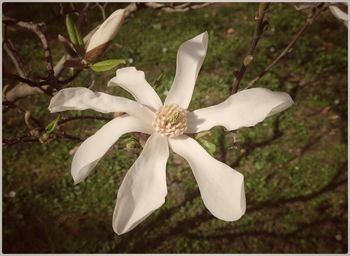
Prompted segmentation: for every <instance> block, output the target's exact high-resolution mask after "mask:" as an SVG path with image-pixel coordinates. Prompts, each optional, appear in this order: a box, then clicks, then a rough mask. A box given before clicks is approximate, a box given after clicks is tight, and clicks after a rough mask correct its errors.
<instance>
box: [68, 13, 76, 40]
mask: <svg viewBox="0 0 350 256" xmlns="http://www.w3.org/2000/svg"><path fill="white" fill-rule="evenodd" d="M66 27H67V32H68V35H69V40H70V41H71V42H72V44H74V45H78V38H77V34H76V30H75V24H74V21H73V20H72V18H71V16H70V15H69V14H67V15H66Z"/></svg>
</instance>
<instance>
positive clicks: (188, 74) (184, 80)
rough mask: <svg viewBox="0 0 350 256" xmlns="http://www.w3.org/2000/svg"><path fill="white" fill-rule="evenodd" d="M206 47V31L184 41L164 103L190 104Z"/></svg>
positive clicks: (184, 105)
mask: <svg viewBox="0 0 350 256" xmlns="http://www.w3.org/2000/svg"><path fill="white" fill-rule="evenodd" d="M207 47H208V33H207V32H204V33H202V34H200V35H198V36H196V37H194V38H192V39H190V40H188V41H186V42H184V43H183V44H182V45H181V46H180V48H179V50H178V52H177V60H176V75H175V79H174V82H173V84H172V86H171V88H170V91H169V93H168V96H167V98H166V99H165V102H164V105H170V104H178V105H179V106H180V107H182V108H183V109H187V108H188V105H189V104H190V101H191V98H192V93H193V89H194V85H195V84H196V80H197V76H198V73H199V70H200V68H201V66H202V64H203V61H204V58H205V55H206V53H207Z"/></svg>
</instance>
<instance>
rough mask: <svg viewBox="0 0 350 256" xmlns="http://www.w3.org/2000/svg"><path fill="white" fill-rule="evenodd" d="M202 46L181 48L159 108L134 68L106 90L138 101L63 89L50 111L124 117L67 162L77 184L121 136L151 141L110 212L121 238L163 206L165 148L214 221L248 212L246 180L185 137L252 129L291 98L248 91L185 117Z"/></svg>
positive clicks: (199, 41)
mask: <svg viewBox="0 0 350 256" xmlns="http://www.w3.org/2000/svg"><path fill="white" fill-rule="evenodd" d="M207 44H208V34H207V32H205V33H203V34H200V35H198V36H196V37H194V38H192V39H190V40H188V41H186V42H185V43H183V44H182V45H181V46H180V48H179V50H178V53H177V64H176V75H175V79H174V82H173V84H172V86H171V89H170V91H169V93H168V95H167V97H166V99H165V102H164V105H163V104H162V102H161V100H160V98H159V97H158V95H157V94H156V92H155V91H154V90H153V88H152V87H151V86H150V85H149V84H148V82H147V81H146V80H145V75H144V73H143V72H142V71H138V70H136V68H134V67H128V68H122V69H119V70H117V74H116V77H114V78H113V79H111V80H110V81H109V83H108V86H120V87H122V88H124V89H125V90H127V91H128V92H129V93H131V94H132V95H133V96H134V98H135V99H136V101H133V100H130V99H126V98H122V97H117V96H111V95H108V94H105V93H102V92H92V91H91V90H89V89H87V88H68V89H63V90H61V91H59V92H58V93H57V94H56V95H55V96H54V97H53V98H52V100H51V103H50V106H49V109H50V111H51V112H59V111H64V110H84V109H88V108H90V109H94V110H96V111H99V112H103V113H108V112H125V113H127V114H126V115H124V116H120V117H116V118H114V119H113V120H112V121H110V122H108V123H107V124H105V125H104V126H103V127H102V128H101V129H100V130H99V131H97V132H96V133H95V134H94V135H93V136H91V137H89V138H88V139H87V140H86V141H84V142H83V143H82V144H81V146H80V147H79V149H78V150H77V152H76V154H75V155H74V158H73V162H72V169H71V172H72V176H73V179H74V181H75V183H79V182H81V181H82V180H84V179H85V178H86V177H87V176H88V175H89V174H90V173H91V171H92V169H93V168H94V167H95V166H96V164H97V163H98V161H99V160H100V159H101V158H102V157H103V155H104V154H105V153H106V152H107V150H108V149H109V148H110V147H111V146H112V145H113V144H114V143H115V142H116V141H117V140H118V138H119V137H120V136H121V135H123V134H125V133H128V132H142V133H147V134H149V135H150V137H149V139H148V140H147V142H146V144H145V146H144V149H143V151H142V153H141V154H140V156H139V157H138V159H137V160H136V162H135V163H134V164H133V165H132V166H131V168H130V170H129V171H128V173H127V174H126V176H125V178H124V180H123V182H122V184H121V186H120V188H119V192H118V197H117V203H116V207H115V210H114V214H113V229H114V230H115V232H116V233H118V234H123V233H125V232H128V231H130V230H131V229H133V228H134V227H135V226H136V225H138V224H139V223H140V222H141V221H143V220H144V219H145V218H147V217H148V216H149V215H150V214H151V213H152V212H153V211H154V210H156V209H158V208H159V207H160V206H161V205H162V204H163V203H164V202H165V197H166V195H167V185H166V173H165V172H166V170H165V169H166V162H167V159H168V156H169V146H170V147H171V149H172V150H173V151H174V152H175V153H177V154H179V155H180V156H182V157H183V158H185V159H186V160H187V162H188V163H189V165H190V166H191V168H192V171H193V174H194V176H195V179H196V181H197V183H198V186H199V190H200V193H201V196H202V199H203V202H204V204H205V206H206V207H207V208H208V210H209V211H210V212H211V213H212V214H213V215H214V216H216V217H217V218H219V219H222V220H225V221H234V220H238V219H239V218H240V217H241V216H242V215H243V214H244V212H245V209H246V202H245V194H244V182H243V175H242V174H241V173H239V172H237V171H235V170H234V169H232V168H231V167H229V166H227V165H226V164H224V163H222V162H219V161H218V160H216V159H214V158H213V157H211V156H210V155H209V154H208V153H207V152H206V151H205V150H204V149H203V148H202V147H201V146H200V145H199V144H198V142H197V141H196V140H194V139H192V138H191V137H190V136H188V135H186V134H192V133H198V132H201V131H205V130H209V129H211V128H212V127H214V126H217V125H221V126H224V127H225V128H226V129H228V130H236V129H238V128H241V127H249V126H254V125H255V124H257V123H259V122H261V121H263V120H264V119H265V118H266V117H268V116H271V115H273V114H275V113H278V112H280V111H283V110H285V109H286V108H288V107H289V106H291V105H292V104H293V100H292V99H291V97H290V96H289V95H288V94H286V93H283V92H272V91H270V90H268V89H264V88H253V89H248V90H243V91H240V92H238V93H236V94H234V95H232V96H230V97H229V98H228V99H227V100H225V101H224V102H222V103H221V104H218V105H214V106H211V107H207V108H202V109H198V110H195V111H192V112H191V111H187V110H186V109H187V108H188V106H189V103H190V101H191V97H192V93H193V89H194V85H195V82H196V79H197V75H198V73H199V70H200V68H201V65H202V63H203V60H204V57H205V55H206V51H207Z"/></svg>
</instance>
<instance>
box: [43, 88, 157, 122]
mask: <svg viewBox="0 0 350 256" xmlns="http://www.w3.org/2000/svg"><path fill="white" fill-rule="evenodd" d="M85 109H93V110H96V111H98V112H102V113H110V112H126V113H128V114H130V115H132V116H134V117H137V118H139V119H141V120H143V121H145V122H148V123H151V122H152V120H153V118H154V113H153V112H152V111H151V110H150V109H149V108H147V107H145V106H143V105H142V104H139V103H137V102H135V101H133V100H129V99H126V98H122V97H117V96H112V95H109V94H106V93H103V92H93V91H91V90H89V89H87V88H84V87H75V88H67V89H63V90H61V91H59V92H58V93H57V94H56V95H55V96H54V97H52V99H51V102H50V106H49V110H50V111H51V113H54V112H61V111H65V110H85Z"/></svg>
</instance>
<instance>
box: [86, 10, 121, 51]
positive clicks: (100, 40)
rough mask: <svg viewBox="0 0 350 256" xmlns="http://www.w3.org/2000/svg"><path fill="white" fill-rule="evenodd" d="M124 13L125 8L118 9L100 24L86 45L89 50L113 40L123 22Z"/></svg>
mask: <svg viewBox="0 0 350 256" xmlns="http://www.w3.org/2000/svg"><path fill="white" fill-rule="evenodd" d="M124 13H125V10H124V9H119V10H116V11H115V12H113V13H112V14H111V15H110V16H109V17H108V18H107V19H106V20H105V21H104V22H103V23H102V24H101V25H100V26H99V28H98V29H97V30H96V32H95V33H94V34H93V35H92V37H91V39H90V41H89V44H88V46H87V47H86V51H87V52H88V51H90V50H92V49H94V48H96V47H98V46H100V45H102V44H105V43H107V42H109V41H111V40H113V38H114V37H115V35H116V34H117V33H118V31H119V29H120V26H121V24H122V23H123V20H124Z"/></svg>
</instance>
